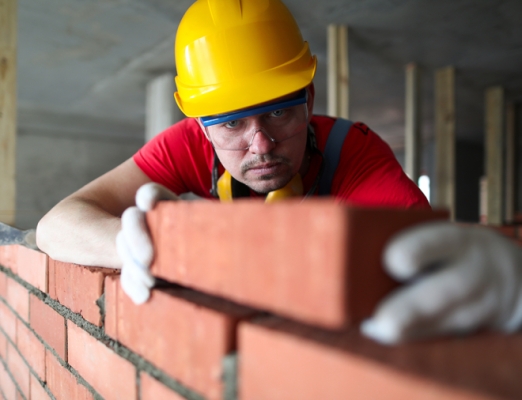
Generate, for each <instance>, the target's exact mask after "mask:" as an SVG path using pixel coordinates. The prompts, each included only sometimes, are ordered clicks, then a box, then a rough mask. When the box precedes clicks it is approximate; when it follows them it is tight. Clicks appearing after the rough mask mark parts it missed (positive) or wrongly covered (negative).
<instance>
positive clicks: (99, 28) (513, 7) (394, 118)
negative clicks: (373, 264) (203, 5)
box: [18, 0, 522, 149]
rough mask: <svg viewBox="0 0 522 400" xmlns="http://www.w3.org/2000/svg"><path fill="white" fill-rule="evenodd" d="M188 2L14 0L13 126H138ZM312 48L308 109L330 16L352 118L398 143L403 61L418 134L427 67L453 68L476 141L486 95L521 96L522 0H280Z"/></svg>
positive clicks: (322, 68) (134, 132) (126, 131)
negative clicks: (346, 58) (413, 69)
mask: <svg viewBox="0 0 522 400" xmlns="http://www.w3.org/2000/svg"><path fill="white" fill-rule="evenodd" d="M191 3H192V0H45V1H34V0H19V2H18V12H19V20H18V29H19V32H18V104H19V126H20V129H26V130H28V129H40V130H44V131H45V130H48V131H49V132H51V131H52V132H54V133H56V134H63V135H73V134H79V135H129V136H132V137H139V136H141V135H143V134H144V133H143V129H144V128H143V127H144V118H145V85H146V83H147V81H148V80H150V79H151V78H152V77H153V76H155V75H156V74H158V73H160V72H164V71H174V69H175V66H174V62H173V54H172V53H173V43H174V37H175V32H176V29H177V25H178V23H179V20H180V19H181V16H182V14H183V12H184V11H185V10H186V9H187V8H188V7H189V5H190V4H191ZM285 3H286V4H287V5H288V7H289V8H290V10H291V11H292V12H293V13H294V15H295V17H296V19H297V21H298V23H299V25H300V26H301V29H302V33H303V36H304V38H305V40H308V41H309V42H310V46H311V49H312V51H313V52H314V53H315V54H316V55H317V56H318V59H319V68H318V73H317V77H316V80H315V82H316V91H317V101H316V112H318V113H324V112H325V110H326V105H325V104H326V100H325V99H326V26H327V25H328V24H330V23H337V24H347V25H348V26H349V28H350V39H349V52H350V68H351V117H352V119H354V120H362V121H364V122H366V123H368V125H369V126H370V127H371V128H373V129H374V130H376V131H377V132H378V133H380V134H381V135H382V136H383V137H384V138H385V139H386V140H387V141H388V142H389V143H390V144H391V145H392V146H393V147H394V148H396V149H399V148H400V147H401V146H402V143H403V139H402V135H403V130H404V65H405V64H406V63H408V62H412V61H415V62H417V63H419V64H420V65H421V67H422V68H423V85H422V86H423V90H424V92H423V100H424V105H423V110H424V119H425V124H424V134H425V136H426V137H430V136H431V135H432V134H433V126H432V119H433V102H432V97H433V74H434V70H435V69H436V68H439V67H443V66H447V65H453V66H455V67H456V68H457V134H458V137H459V138H461V139H465V140H474V141H481V140H482V133H483V93H484V89H485V88H486V87H488V86H490V85H504V87H505V88H506V93H507V97H508V99H510V100H519V99H522V23H521V17H522V1H520V0H504V1H502V0H499V1H491V0H462V1H458V0H451V1H449V0H437V1H433V0H357V1H355V0H323V1H321V2H319V1H315V0H286V1H285Z"/></svg>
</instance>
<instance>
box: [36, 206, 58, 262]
mask: <svg viewBox="0 0 522 400" xmlns="http://www.w3.org/2000/svg"><path fill="white" fill-rule="evenodd" d="M50 220H51V218H49V213H47V214H46V215H44V216H43V218H42V219H41V220H40V221H39V222H38V224H37V225H36V245H37V246H38V248H39V249H40V250H41V251H43V252H44V253H47V254H48V255H49V256H51V257H53V258H54V254H53V249H52V240H51V237H52V234H51V224H52V221H50Z"/></svg>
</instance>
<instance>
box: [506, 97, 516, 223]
mask: <svg viewBox="0 0 522 400" xmlns="http://www.w3.org/2000/svg"><path fill="white" fill-rule="evenodd" d="M515 131H516V106H515V104H514V103H509V104H508V105H507V108H506V192H505V193H506V204H505V207H506V209H505V211H506V212H505V222H506V223H507V224H511V223H513V221H514V218H515V192H516V172H515V171H516V148H517V140H516V132H515Z"/></svg>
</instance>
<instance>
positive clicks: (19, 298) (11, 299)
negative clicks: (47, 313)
mask: <svg viewBox="0 0 522 400" xmlns="http://www.w3.org/2000/svg"><path fill="white" fill-rule="evenodd" d="M7 302H8V303H9V305H10V306H11V307H12V308H13V309H14V310H15V311H16V313H17V314H18V316H19V317H21V318H22V319H23V320H24V321H27V320H29V292H28V291H27V289H26V288H24V287H23V286H22V285H20V284H19V283H18V282H16V281H15V280H14V279H11V278H8V279H7Z"/></svg>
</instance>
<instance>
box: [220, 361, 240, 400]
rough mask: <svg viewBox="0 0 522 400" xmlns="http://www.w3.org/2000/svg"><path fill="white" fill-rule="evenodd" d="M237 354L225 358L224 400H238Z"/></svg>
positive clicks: (223, 377) (223, 364)
mask: <svg viewBox="0 0 522 400" xmlns="http://www.w3.org/2000/svg"><path fill="white" fill-rule="evenodd" d="M237 365H238V355H237V353H231V354H227V355H226V356H225V357H224V358H223V363H222V366H223V376H222V377H221V379H222V380H223V399H224V400H237Z"/></svg>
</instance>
